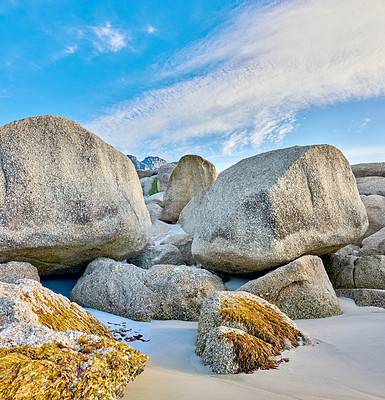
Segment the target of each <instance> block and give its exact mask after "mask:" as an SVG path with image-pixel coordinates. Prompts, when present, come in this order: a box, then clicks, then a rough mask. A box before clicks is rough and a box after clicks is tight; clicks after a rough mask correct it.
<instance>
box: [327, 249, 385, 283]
mask: <svg viewBox="0 0 385 400" xmlns="http://www.w3.org/2000/svg"><path fill="white" fill-rule="evenodd" d="M324 263H325V268H326V271H327V273H328V275H329V278H330V281H331V282H332V284H333V286H334V287H335V288H337V289H340V288H342V289H355V288H368V289H385V256H383V255H375V256H363V257H355V256H341V255H339V254H328V255H326V256H324Z"/></svg>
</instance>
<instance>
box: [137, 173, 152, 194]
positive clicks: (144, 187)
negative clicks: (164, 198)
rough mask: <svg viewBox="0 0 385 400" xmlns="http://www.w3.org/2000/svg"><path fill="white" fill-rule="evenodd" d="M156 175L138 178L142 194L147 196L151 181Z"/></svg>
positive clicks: (150, 188) (149, 191)
mask: <svg viewBox="0 0 385 400" xmlns="http://www.w3.org/2000/svg"><path fill="white" fill-rule="evenodd" d="M155 178H156V177H155V176H150V177H148V178H142V179H140V185H141V186H142V192H143V196H149V195H150V193H151V190H152V182H153V181H154V179H155Z"/></svg>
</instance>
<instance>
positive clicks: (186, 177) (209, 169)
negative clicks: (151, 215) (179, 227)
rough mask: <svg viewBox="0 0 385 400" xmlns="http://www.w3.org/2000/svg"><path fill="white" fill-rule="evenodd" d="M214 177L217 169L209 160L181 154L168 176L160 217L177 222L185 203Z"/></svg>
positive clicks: (207, 185)
mask: <svg viewBox="0 0 385 400" xmlns="http://www.w3.org/2000/svg"><path fill="white" fill-rule="evenodd" d="M216 177H217V171H216V169H215V166H214V165H213V164H211V162H209V161H207V160H205V159H204V158H202V157H199V156H195V155H186V156H183V157H182V158H181V159H180V160H179V162H178V165H177V166H176V167H175V169H174V171H173V172H172V174H171V176H170V181H169V183H168V185H167V188H166V192H165V194H164V207H163V212H162V214H161V216H160V219H161V220H162V221H167V222H172V223H175V222H177V221H178V218H179V214H180V212H181V211H182V210H183V208H184V207H185V206H186V204H187V203H188V202H189V201H190V200H191V199H192V198H193V197H194V196H195V195H197V194H198V193H199V192H201V191H202V190H203V189H205V188H206V187H209V186H211V185H212V184H213V182H214V181H215V179H216Z"/></svg>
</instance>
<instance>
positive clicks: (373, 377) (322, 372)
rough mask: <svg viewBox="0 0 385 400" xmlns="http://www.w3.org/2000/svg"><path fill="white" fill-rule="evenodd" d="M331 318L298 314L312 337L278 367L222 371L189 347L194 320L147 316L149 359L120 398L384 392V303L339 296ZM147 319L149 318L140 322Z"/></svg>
mask: <svg viewBox="0 0 385 400" xmlns="http://www.w3.org/2000/svg"><path fill="white" fill-rule="evenodd" d="M340 303H341V307H342V310H343V314H342V315H340V316H337V317H331V318H325V319H317V320H300V321H296V322H297V324H298V325H299V327H300V328H301V329H302V330H303V331H304V332H306V333H308V334H309V335H310V336H311V337H312V339H313V340H314V342H315V343H317V344H316V345H315V346H313V347H302V348H297V349H296V350H294V351H291V352H287V353H286V355H285V356H287V357H289V358H290V362H288V363H285V364H281V365H280V367H279V370H270V371H257V372H255V373H254V374H251V375H246V374H240V375H234V376H220V375H214V374H212V373H211V371H210V369H209V368H207V367H205V366H203V364H202V361H201V359H200V358H199V357H197V356H196V355H195V353H194V351H195V345H194V341H195V334H196V323H193V322H182V321H153V322H152V323H151V326H150V327H147V328H145V330H146V329H148V331H146V332H148V334H149V335H150V336H151V341H150V342H148V343H146V346H143V345H140V347H141V350H142V351H145V352H146V351H147V353H148V354H149V355H150V357H151V359H150V361H149V362H148V364H147V367H146V369H145V371H144V373H143V374H142V375H140V376H139V377H138V378H137V379H136V380H135V382H133V383H130V384H129V385H128V386H127V389H126V392H125V397H124V399H127V400H128V399H131V400H134V399H135V400H136V399H137V400H139V399H140V400H147V399H152V400H153V399H157V400H158V399H159V400H161V399H162V400H163V399H168V400H174V399H175V400H176V399H178V400H190V399H195V400H196V399H200V400H206V399H207V400H209V399H210V400H216V399H238V400H239V399H241V400H248V399H254V400H255V399H263V400H265V399H266V400H270V399H285V400H286V399H291V400H294V399H296V400H297V399H301V400H302V399H304V400H305V399H306V400H310V399H314V400H315V399H317V400H321V399H338V400H345V399H346V400H354V399H385V310H384V309H379V308H375V307H361V308H360V307H357V306H356V305H355V304H354V302H353V301H352V300H348V299H340ZM146 325H149V324H146Z"/></svg>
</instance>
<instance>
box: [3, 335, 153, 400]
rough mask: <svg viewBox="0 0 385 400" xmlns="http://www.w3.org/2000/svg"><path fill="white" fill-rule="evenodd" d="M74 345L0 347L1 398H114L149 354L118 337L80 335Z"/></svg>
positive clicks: (100, 399) (90, 399)
mask: <svg viewBox="0 0 385 400" xmlns="http://www.w3.org/2000/svg"><path fill="white" fill-rule="evenodd" d="M78 344H79V349H78V350H74V349H71V348H68V347H65V346H63V345H61V344H58V343H56V344H55V343H46V344H44V345H43V346H41V347H31V346H21V347H17V348H13V349H5V348H2V349H0V398H1V399H3V400H21V399H23V400H37V399H40V400H45V399H47V400H48V399H49V400H67V399H68V400H70V399H71V400H72V399H75V400H80V399H87V400H92V399H95V400H96V399H97V400H114V399H116V396H121V395H122V394H123V389H124V387H125V385H126V383H127V382H128V381H129V380H133V379H134V377H135V376H136V375H138V374H139V373H140V372H142V370H143V367H144V363H145V361H146V360H147V358H148V357H147V356H146V355H144V354H142V353H140V352H139V351H137V350H134V349H132V348H131V347H130V346H127V345H126V344H124V343H121V342H117V341H116V340H111V339H102V340H101V341H93V340H89V339H86V338H85V337H82V338H80V339H79V341H78Z"/></svg>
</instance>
